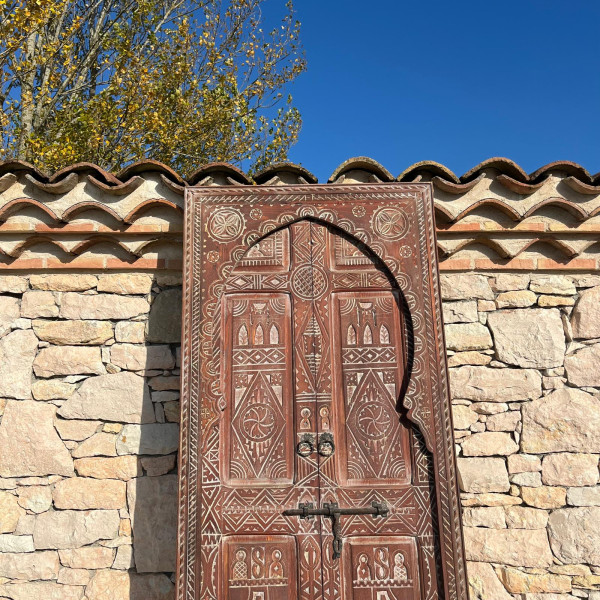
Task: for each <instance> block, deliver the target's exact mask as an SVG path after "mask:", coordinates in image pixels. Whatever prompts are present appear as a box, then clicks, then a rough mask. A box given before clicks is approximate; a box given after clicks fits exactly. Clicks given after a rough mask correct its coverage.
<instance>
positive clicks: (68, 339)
mask: <svg viewBox="0 0 600 600" xmlns="http://www.w3.org/2000/svg"><path fill="white" fill-rule="evenodd" d="M32 325H33V331H34V332H35V334H36V335H37V336H38V338H39V339H40V340H43V341H45V342H50V343H51V344H56V345H58V346H67V345H75V346H77V345H102V344H104V342H106V341H107V340H109V339H110V338H111V337H112V336H113V329H112V325H111V324H110V322H108V321H46V320H43V319H36V320H34V321H33V323H32Z"/></svg>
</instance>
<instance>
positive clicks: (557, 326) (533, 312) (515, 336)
mask: <svg viewBox="0 0 600 600" xmlns="http://www.w3.org/2000/svg"><path fill="white" fill-rule="evenodd" d="M488 324H489V326H490V329H491V330H492V334H493V335H494V344H495V348H496V354H497V356H498V359H499V360H501V361H502V362H505V363H508V364H510V365H517V366H519V367H524V368H528V367H533V368H552V367H560V366H561V365H562V364H563V361H564V355H565V350H566V344H565V334H564V332H563V325H562V320H561V317H560V312H559V311H558V309H542V308H531V309H514V310H503V311H498V312H495V313H490V315H489V316H488Z"/></svg>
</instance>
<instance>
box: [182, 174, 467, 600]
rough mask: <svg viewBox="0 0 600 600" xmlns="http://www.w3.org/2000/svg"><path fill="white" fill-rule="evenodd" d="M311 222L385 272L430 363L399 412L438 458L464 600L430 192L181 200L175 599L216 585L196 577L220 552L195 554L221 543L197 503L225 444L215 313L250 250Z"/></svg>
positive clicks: (414, 188)
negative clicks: (363, 250) (356, 247)
mask: <svg viewBox="0 0 600 600" xmlns="http://www.w3.org/2000/svg"><path fill="white" fill-rule="evenodd" d="M374 205H375V206H376V208H373V206H374ZM365 207H366V208H365ZM263 208H264V209H265V211H267V212H268V216H265V215H264V214H263V210H262V209H263ZM274 209H277V210H276V214H277V216H276V218H273V214H274V212H275V211H274ZM369 213H370V214H371V216H370V218H369V219H365V214H369ZM217 215H218V216H217ZM390 216H391V217H392V219H393V224H392V227H391V229H390V227H389V222H390V219H389V217H390ZM307 218H309V219H313V220H317V221H321V222H323V223H324V224H330V225H334V226H336V227H337V228H339V229H341V230H343V231H345V232H347V233H348V234H349V235H351V236H353V237H354V238H356V239H358V240H360V241H362V242H363V243H364V244H365V245H366V246H367V247H368V248H369V249H370V250H371V251H372V252H373V253H375V254H376V255H377V256H378V257H379V259H380V260H381V261H383V263H384V264H385V265H386V267H387V268H388V270H389V271H390V273H391V274H392V275H393V276H394V278H395V280H396V283H397V285H398V289H400V290H401V291H402V293H403V294H404V296H405V298H406V300H407V303H408V306H409V309H410V314H411V317H412V319H413V335H414V340H415V347H417V348H422V349H423V353H424V355H421V356H419V357H418V360H416V361H415V364H416V363H418V364H416V367H415V368H413V372H412V375H411V381H410V384H409V386H408V390H407V394H406V396H405V397H404V408H405V409H406V410H407V416H408V418H409V419H410V420H411V421H412V422H414V423H415V424H416V425H417V426H418V428H419V429H420V431H421V433H422V435H423V438H424V440H425V443H426V445H427V448H428V449H429V450H430V452H431V454H432V457H433V463H434V479H435V493H436V499H437V515H436V516H437V521H438V535H439V541H440V555H441V562H442V564H441V565H440V567H441V573H442V578H443V585H444V598H445V600H467V590H466V573H465V562H464V546H463V538H462V529H461V513H460V503H459V493H458V484H457V476H456V458H455V454H454V437H453V426H452V415H451V406H450V394H449V385H448V371H447V363H446V349H445V342H444V331H443V324H442V317H441V314H442V309H441V296H440V287H439V274H438V265H437V245H436V239H435V219H434V212H433V195H432V186H431V184H430V183H415V184H405V183H377V184H357V185H354V184H351V185H344V184H328V185H316V184H308V185H290V186H264V187H263V186H261V187H250V186H231V187H213V188H190V187H188V188H186V189H185V227H184V254H185V256H184V269H183V318H182V353H181V423H180V454H179V525H178V544H177V548H178V549H177V574H176V577H177V592H176V598H177V600H200V598H203V599H204V597H205V595H206V594H204V591H203V590H204V589H206V585H209V587H210V583H209V582H210V580H212V578H213V577H215V573H210V574H209V573H203V572H202V569H201V558H202V556H201V555H202V553H203V552H204V553H205V554H206V553H208V554H211V553H213V552H214V548H212V549H211V548H201V547H200V534H201V530H202V528H204V533H203V535H204V536H205V537H208V539H212V538H213V537H214V542H215V544H216V543H217V542H218V537H219V534H218V532H214V531H213V530H212V529H211V518H212V517H211V513H212V509H211V507H202V506H201V503H200V499H201V497H202V494H201V491H202V490H201V485H202V472H203V468H204V469H206V465H205V464H204V463H203V460H202V459H203V455H205V454H209V453H214V452H215V451H216V452H217V453H218V444H219V433H218V427H216V428H215V427H214V425H215V424H216V423H218V413H219V412H220V410H221V409H222V397H220V394H219V389H218V387H219V386H218V384H217V385H216V386H210V385H209V381H210V380H213V381H217V382H218V376H217V375H216V373H218V364H219V360H220V335H219V333H220V332H219V331H218V328H219V323H217V325H215V326H214V327H215V330H213V318H214V311H215V309H216V310H219V309H218V308H216V307H217V306H218V302H219V300H220V296H221V294H222V293H223V290H224V283H225V281H226V279H227V277H228V276H229V274H230V273H231V271H232V269H233V268H234V266H235V264H236V263H237V261H238V260H239V259H240V258H241V257H242V256H243V255H244V253H245V252H246V251H247V250H248V248H249V247H250V246H252V245H253V244H254V243H255V242H256V241H258V240H259V239H260V238H262V237H264V236H266V235H268V234H270V233H272V232H273V231H275V230H277V229H281V228H283V227H286V226H287V225H289V224H290V223H291V222H293V221H298V220H302V219H307ZM397 227H399V230H398V229H397ZM209 238H210V239H211V240H212V244H213V245H214V244H218V246H215V247H218V248H219V250H218V251H217V250H215V249H212V250H208V249H207V240H208V239H209ZM400 240H403V241H402V242H400ZM223 257H227V258H229V260H224V259H223ZM417 263H420V265H419V266H417ZM415 267H416V268H415ZM204 273H205V274H206V275H207V277H206V279H204V278H203V274H204ZM207 281H209V282H211V283H210V284H209V285H208V286H207V284H206V282H207ZM207 287H208V289H207ZM217 321H220V320H217ZM425 349H426V350H425ZM203 432H204V433H205V434H206V435H204V436H203V435H202V433H203ZM215 444H216V446H215ZM210 478H211V473H205V481H210V480H211V479H210ZM215 478H218V474H215ZM205 487H207V488H208V484H207V485H206V486H205ZM206 491H207V492H208V489H207V490H206ZM214 562H216V561H214ZM203 594H204V595H203ZM207 597H210V596H207ZM219 600H221V599H219Z"/></svg>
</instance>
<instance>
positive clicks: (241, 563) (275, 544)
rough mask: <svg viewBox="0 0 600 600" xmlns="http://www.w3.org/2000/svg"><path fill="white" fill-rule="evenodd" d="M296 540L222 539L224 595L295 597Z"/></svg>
mask: <svg viewBox="0 0 600 600" xmlns="http://www.w3.org/2000/svg"><path fill="white" fill-rule="evenodd" d="M297 562H298V561H297V558H296V540H295V539H294V537H292V536H289V535H282V536H276V537H263V536H231V537H226V538H224V540H223V572H224V573H225V578H224V579H225V586H224V593H225V596H224V597H225V598H228V599H229V600H289V599H290V598H297V597H298V585H297V582H296V570H297Z"/></svg>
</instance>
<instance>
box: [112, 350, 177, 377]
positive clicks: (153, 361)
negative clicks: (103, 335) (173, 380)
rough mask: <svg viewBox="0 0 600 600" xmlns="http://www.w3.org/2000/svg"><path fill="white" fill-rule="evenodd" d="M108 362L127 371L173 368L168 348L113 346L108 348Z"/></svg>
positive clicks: (173, 363)
mask: <svg viewBox="0 0 600 600" xmlns="http://www.w3.org/2000/svg"><path fill="white" fill-rule="evenodd" d="M110 360H111V362H112V363H113V364H114V365H117V367H121V369H127V370H129V371H143V370H151V369H172V368H173V367H174V366H175V360H174V358H173V353H172V352H171V349H170V348H169V346H139V345H138V346H136V345H134V344H114V345H113V346H111V348H110Z"/></svg>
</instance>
